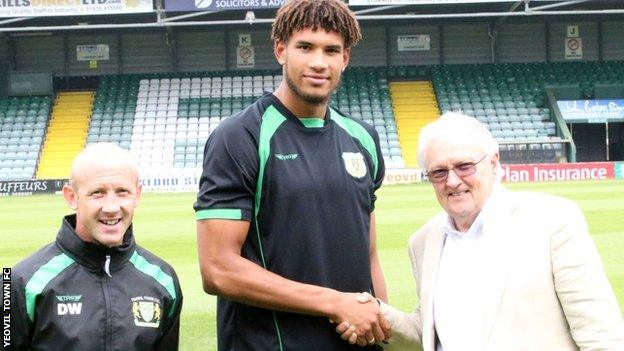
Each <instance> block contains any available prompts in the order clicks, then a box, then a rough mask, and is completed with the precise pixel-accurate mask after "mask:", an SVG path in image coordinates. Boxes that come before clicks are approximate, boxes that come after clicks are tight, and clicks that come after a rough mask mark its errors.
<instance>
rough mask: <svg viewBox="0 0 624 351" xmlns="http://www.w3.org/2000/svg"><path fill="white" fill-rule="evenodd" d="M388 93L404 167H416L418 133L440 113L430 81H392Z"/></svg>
mask: <svg viewBox="0 0 624 351" xmlns="http://www.w3.org/2000/svg"><path fill="white" fill-rule="evenodd" d="M390 95H391V96H392V106H393V109H394V116H395V119H396V123H397V132H398V134H399V142H400V144H401V152H402V153H403V160H404V161H405V167H408V168H418V136H419V134H420V130H421V129H422V127H423V126H425V125H426V124H427V123H429V122H431V121H433V120H435V119H437V118H438V117H439V116H440V110H439V109H438V103H437V101H436V97H435V92H434V90H433V84H432V83H431V82H429V81H410V82H391V83H390Z"/></svg>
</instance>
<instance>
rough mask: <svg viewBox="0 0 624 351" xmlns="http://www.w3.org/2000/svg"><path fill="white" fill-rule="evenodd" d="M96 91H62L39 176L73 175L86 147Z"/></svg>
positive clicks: (50, 128)
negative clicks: (79, 156) (73, 169)
mask: <svg viewBox="0 0 624 351" xmlns="http://www.w3.org/2000/svg"><path fill="white" fill-rule="evenodd" d="M94 98H95V93H94V92H92V91H81V92H63V93H59V94H58V95H57V97H56V101H55V102H54V106H53V108H52V117H51V118H50V124H49V126H48V130H47V132H46V136H45V141H44V144H43V150H42V151H41V158H40V162H39V167H38V168H37V179H63V178H68V177H69V172H70V170H71V164H72V161H73V159H74V157H75V156H76V155H77V154H78V152H80V151H81V150H82V149H83V148H84V147H85V141H86V138H87V133H88V131H89V120H90V119H91V112H92V109H93V100H94Z"/></svg>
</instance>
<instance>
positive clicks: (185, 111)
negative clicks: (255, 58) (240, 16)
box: [0, 61, 624, 180]
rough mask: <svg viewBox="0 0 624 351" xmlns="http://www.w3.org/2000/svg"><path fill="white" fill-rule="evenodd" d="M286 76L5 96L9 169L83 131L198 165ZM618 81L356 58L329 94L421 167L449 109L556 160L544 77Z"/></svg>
mask: <svg viewBox="0 0 624 351" xmlns="http://www.w3.org/2000/svg"><path fill="white" fill-rule="evenodd" d="M281 79H282V77H281V75H279V72H276V71H268V70H257V71H241V72H236V73H232V72H196V73H178V74H166V73H160V74H135V75H112V76H103V77H101V79H100V83H99V87H98V90H97V92H96V94H95V95H94V94H93V93H91V92H87V93H59V95H58V96H57V101H56V102H54V110H53V113H52V117H51V118H49V116H50V109H51V105H52V102H51V100H50V97H39V96H34V97H22V98H11V99H8V100H0V121H1V124H0V151H1V156H0V166H1V168H0V169H1V172H0V179H3V180H9V179H27V178H32V177H33V175H34V173H35V170H37V177H38V178H40V179H41V178H48V179H49V178H63V177H64V176H66V174H67V172H68V169H69V161H68V160H71V158H72V157H73V156H74V155H75V153H77V152H78V151H79V150H80V149H82V147H84V143H85V142H87V143H93V142H102V141H106V142H114V143H117V144H119V145H120V146H122V147H124V148H126V149H128V150H130V151H131V152H132V153H133V154H134V155H135V156H136V157H137V158H138V159H139V160H140V166H141V167H142V169H147V170H149V169H158V170H163V169H165V170H166V169H171V168H195V167H200V166H201V164H202V161H203V160H202V157H203V145H204V142H205V140H206V139H207V138H208V136H209V135H210V133H211V132H212V131H213V130H214V129H215V128H216V127H217V126H218V124H219V123H220V122H221V121H222V120H223V119H225V118H227V117H228V116H230V115H232V114H233V113H236V112H237V111H240V110H241V109H243V108H244V107H245V106H247V105H248V104H250V103H252V102H253V101H254V100H255V99H256V98H257V97H258V96H260V95H262V94H263V93H264V92H265V91H272V90H274V89H275V88H276V87H277V85H278V84H279V82H280V81H281ZM617 83H620V84H621V83H624V65H622V63H621V62H619V61H613V62H609V61H605V62H593V61H588V62H573V63H569V62H565V63H514V64H467V65H436V66H429V67H425V66H401V67H355V68H350V69H348V70H347V71H346V72H345V74H344V76H343V81H342V83H341V85H340V87H339V88H338V89H337V91H336V93H335V94H334V95H333V96H332V100H331V104H332V106H335V107H336V108H338V109H339V110H340V111H342V112H343V113H346V114H348V115H350V116H352V117H354V118H360V119H362V120H363V121H365V122H367V123H369V124H371V125H373V126H374V127H375V128H376V130H377V131H378V133H379V137H380V144H381V148H382V153H383V155H384V160H385V162H386V164H387V166H388V167H389V168H401V167H417V157H416V148H417V135H418V133H419V131H420V128H421V127H422V126H423V125H424V124H426V123H427V122H429V121H430V120H432V119H434V118H436V117H437V116H438V115H439V114H440V113H444V112H447V111H461V112H463V113H465V114H468V115H473V116H475V118H477V119H479V120H480V121H482V122H484V123H486V124H487V126H488V127H489V128H490V130H491V131H492V133H493V135H494V136H495V137H496V138H497V139H498V140H499V141H500V143H501V158H502V159H503V161H504V162H505V163H534V162H559V161H560V160H561V159H562V158H564V157H565V151H564V145H563V144H562V143H561V142H560V141H561V137H560V135H559V134H558V130H557V126H556V124H555V122H554V120H553V118H552V117H551V111H550V109H549V106H548V104H547V103H546V102H545V87H546V86H548V85H570V84H573V85H578V86H579V90H580V91H581V94H582V97H585V98H591V97H593V93H594V86H595V85H596V84H617ZM91 103H93V106H92V107H91ZM438 106H439V109H438ZM62 108H66V109H65V111H64V112H63V110H62ZM48 119H49V120H50V122H49V125H50V127H47V125H48ZM87 126H88V128H87ZM46 128H47V131H46ZM44 133H47V134H45V138H44ZM42 145H43V147H42ZM37 164H38V165H39V167H38V168H37V167H36V166H37Z"/></svg>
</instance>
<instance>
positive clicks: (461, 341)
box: [433, 194, 493, 351]
mask: <svg viewBox="0 0 624 351" xmlns="http://www.w3.org/2000/svg"><path fill="white" fill-rule="evenodd" d="M492 195H493V194H492ZM487 203H490V201H489V199H488V202H487ZM487 203H486V204H485V206H484V207H483V209H482V210H481V212H480V213H479V215H478V216H477V218H476V219H475V221H474V222H473V223H472V225H471V226H470V228H469V229H468V232H466V233H461V232H459V231H457V230H456V229H455V225H454V224H453V220H452V219H451V217H450V216H448V215H447V216H446V220H445V221H444V223H442V229H443V231H444V233H445V234H446V238H445V240H444V248H443V249H442V256H441V258H440V264H439V267H438V276H437V280H436V284H435V291H434V297H433V320H434V325H435V329H436V333H437V336H438V341H437V344H436V350H437V351H471V350H483V349H484V346H485V345H484V340H483V330H484V329H483V328H484V323H485V321H484V313H483V311H484V310H485V307H486V304H485V301H483V298H482V295H483V294H482V293H481V291H482V289H483V288H484V287H485V286H487V279H488V277H486V276H484V274H483V273H482V272H484V267H485V264H486V263H485V261H484V257H485V255H484V254H483V253H484V249H485V244H484V242H485V239H484V234H483V219H484V217H485V216H486V215H487V212H488V208H487V207H488V206H487Z"/></svg>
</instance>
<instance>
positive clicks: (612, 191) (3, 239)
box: [0, 180, 624, 351]
mask: <svg viewBox="0 0 624 351" xmlns="http://www.w3.org/2000/svg"><path fill="white" fill-rule="evenodd" d="M507 186H508V187H509V188H511V189H516V190H520V189H522V190H529V189H530V190H535V191H541V192H547V193H552V194H556V195H560V196H563V197H567V198H570V199H572V200H575V201H576V202H577V203H578V204H579V205H580V207H581V208H582V209H583V212H584V213H585V215H586V217H587V221H588V223H589V228H590V231H591V233H592V236H593V238H594V241H595V243H596V245H597V247H598V250H599V251H600V254H601V256H602V260H603V262H604V267H605V270H606V272H607V275H608V277H609V280H610V281H611V284H612V286H613V288H614V290H615V294H616V296H617V298H618V301H619V303H620V308H621V309H622V311H624V308H622V307H624V255H623V254H622V252H624V181H622V180H617V181H616V180H614V181H602V182H590V181H584V182H560V183H522V184H507ZM378 198H379V199H378V202H377V209H376V214H377V225H378V228H377V230H378V237H379V238H378V241H379V243H378V245H379V253H380V257H381V264H382V266H383V269H384V273H385V276H386V282H387V284H388V290H389V295H390V301H391V303H392V304H394V305H396V306H397V307H398V308H400V309H403V310H405V311H409V310H411V309H413V308H414V307H415V306H416V303H417V301H416V287H415V284H414V282H413V279H412V278H411V268H410V263H409V259H408V256H407V249H406V247H407V239H408V237H409V236H410V234H411V233H412V232H414V231H415V230H416V229H418V228H419V227H420V225H422V224H423V223H424V222H425V221H426V220H427V219H429V218H430V217H431V216H433V215H434V214H436V213H437V212H438V211H440V207H439V205H438V204H437V202H436V200H435V195H434V193H433V190H432V188H431V186H430V185H429V184H414V185H396V186H386V187H383V188H382V189H381V190H380V191H379V192H378ZM194 199H195V194H193V193H182V194H149V193H148V194H144V196H143V199H142V201H141V205H140V206H139V208H138V209H137V212H136V217H135V220H134V225H135V232H136V235H137V241H138V242H139V243H140V244H141V245H143V246H144V247H146V248H147V249H149V250H151V251H152V252H154V253H155V254H157V255H159V256H160V257H162V258H164V259H165V260H166V261H168V262H169V263H170V264H171V265H172V266H173V267H174V268H175V269H176V271H177V273H178V275H179V277H180V280H181V285H182V291H183V294H184V308H183V310H182V326H181V341H180V346H181V350H190V351H193V350H216V336H215V333H216V328H215V298H214V297H212V296H208V295H206V294H205V293H204V292H203V291H202V288H201V279H200V276H199V266H198V264H197V249H196V246H195V220H194V213H193V209H192V204H193V202H194ZM69 212H70V211H69V209H68V207H67V206H66V205H65V203H64V201H63V199H62V197H61V196H60V195H56V196H55V195H49V196H32V197H5V198H0V223H1V224H0V228H1V230H0V253H1V254H0V264H2V266H3V267H10V266H13V265H14V264H15V263H16V262H18V261H19V260H20V259H22V258H23V257H26V256H27V255H29V254H31V253H32V252H34V251H35V250H37V249H38V248H39V247H41V246H43V245H44V244H46V243H48V242H50V241H52V240H53V239H54V237H55V235H56V231H57V230H58V227H59V225H60V221H61V217H62V216H63V215H65V214H67V213H69Z"/></svg>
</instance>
